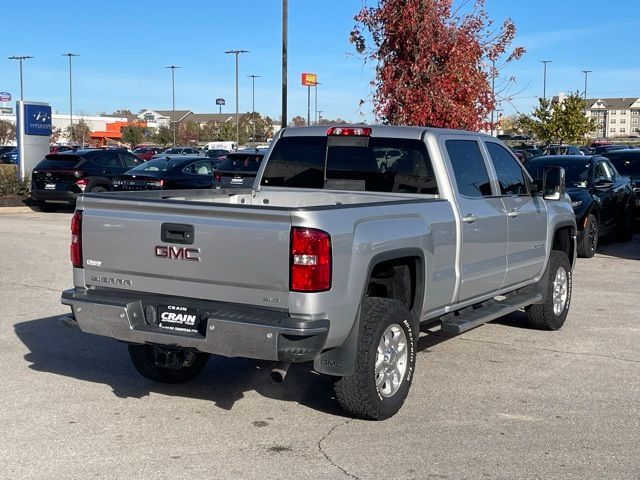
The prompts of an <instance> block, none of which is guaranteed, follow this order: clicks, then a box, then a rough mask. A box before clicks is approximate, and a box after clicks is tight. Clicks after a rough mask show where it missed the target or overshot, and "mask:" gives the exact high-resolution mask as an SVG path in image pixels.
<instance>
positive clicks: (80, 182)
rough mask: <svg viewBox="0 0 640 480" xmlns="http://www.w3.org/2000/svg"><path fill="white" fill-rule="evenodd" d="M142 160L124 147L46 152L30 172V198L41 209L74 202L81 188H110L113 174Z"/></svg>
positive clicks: (93, 189)
mask: <svg viewBox="0 0 640 480" xmlns="http://www.w3.org/2000/svg"><path fill="white" fill-rule="evenodd" d="M142 162H143V160H141V159H139V158H137V157H136V156H135V155H133V154H131V153H129V152H127V151H124V150H101V149H85V150H76V151H69V152H62V153H53V154H49V155H47V156H46V157H45V158H44V159H43V160H41V161H40V163H38V165H36V168H34V169H33V172H32V173H31V198H32V199H33V200H35V201H36V202H37V203H38V205H39V206H40V208H41V209H43V210H54V209H55V208H56V207H57V206H58V205H60V204H65V203H75V201H76V197H77V196H78V195H79V194H81V193H84V192H105V191H107V190H111V188H112V183H111V182H112V180H113V177H115V176H116V175H120V174H123V173H124V172H126V171H127V170H130V169H132V168H133V167H135V166H137V165H139V164H140V163H142Z"/></svg>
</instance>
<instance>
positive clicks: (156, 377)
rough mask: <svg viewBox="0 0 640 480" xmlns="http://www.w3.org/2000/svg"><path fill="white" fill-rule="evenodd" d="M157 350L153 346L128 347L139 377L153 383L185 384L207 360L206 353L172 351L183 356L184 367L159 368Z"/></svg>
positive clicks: (207, 355) (200, 369) (199, 370)
mask: <svg viewBox="0 0 640 480" xmlns="http://www.w3.org/2000/svg"><path fill="white" fill-rule="evenodd" d="M157 348H158V347H155V346H154V345H129V356H130V357H131V362H132V363H133V366H134V367H135V368H136V370H137V371H138V372H139V373H140V375H142V376H143V377H145V378H148V379H149V380H153V381H155V382H162V383H182V382H187V381H189V380H191V379H193V378H195V377H196V376H197V375H198V374H199V373H200V372H201V371H202V369H203V368H204V367H205V365H206V364H207V361H208V360H209V354H208V353H199V352H192V351H190V350H180V349H174V350H173V351H175V352H177V353H180V354H184V355H185V361H184V365H183V366H182V367H180V368H167V367H161V366H158V364H157V363H156V349H157ZM165 350H166V349H165Z"/></svg>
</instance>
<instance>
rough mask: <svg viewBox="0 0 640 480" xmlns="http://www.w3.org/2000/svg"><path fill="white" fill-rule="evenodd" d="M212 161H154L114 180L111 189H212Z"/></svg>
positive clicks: (176, 159)
mask: <svg viewBox="0 0 640 480" xmlns="http://www.w3.org/2000/svg"><path fill="white" fill-rule="evenodd" d="M213 163H214V161H213V160H211V159H208V158H203V157H193V156H190V157H189V156H185V157H182V156H180V157H173V158H154V159H153V160H149V161H148V162H146V163H143V164H142V165H138V166H137V167H135V168H132V169H131V170H129V171H128V172H126V173H125V174H123V175H118V176H117V177H116V178H114V179H113V189H114V190H176V189H183V188H211V187H212V186H213V171H214V169H215V167H214V165H213Z"/></svg>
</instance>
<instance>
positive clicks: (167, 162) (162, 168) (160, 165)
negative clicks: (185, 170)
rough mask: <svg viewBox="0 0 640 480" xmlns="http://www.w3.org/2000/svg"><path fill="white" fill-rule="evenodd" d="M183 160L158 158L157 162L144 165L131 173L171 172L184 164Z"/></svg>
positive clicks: (153, 161) (152, 161) (151, 161)
mask: <svg viewBox="0 0 640 480" xmlns="http://www.w3.org/2000/svg"><path fill="white" fill-rule="evenodd" d="M182 162H183V161H182V160H171V159H166V158H157V159H155V160H150V161H148V162H146V163H142V164H140V165H138V166H137V167H134V168H132V169H131V170H129V171H130V172H166V171H167V170H171V169H172V168H174V167H175V166H177V165H178V164H180V163H182Z"/></svg>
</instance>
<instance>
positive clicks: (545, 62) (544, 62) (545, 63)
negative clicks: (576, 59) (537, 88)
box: [540, 60, 552, 100]
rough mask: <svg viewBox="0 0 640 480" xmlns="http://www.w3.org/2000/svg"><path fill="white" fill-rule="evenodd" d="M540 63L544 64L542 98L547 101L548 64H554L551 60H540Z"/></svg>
mask: <svg viewBox="0 0 640 480" xmlns="http://www.w3.org/2000/svg"><path fill="white" fill-rule="evenodd" d="M540 63H543V64H544V74H543V81H542V98H544V99H545V100H546V99H547V63H552V62H551V60H540Z"/></svg>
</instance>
